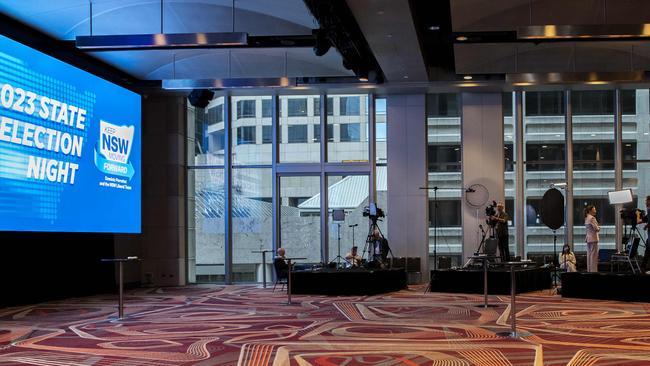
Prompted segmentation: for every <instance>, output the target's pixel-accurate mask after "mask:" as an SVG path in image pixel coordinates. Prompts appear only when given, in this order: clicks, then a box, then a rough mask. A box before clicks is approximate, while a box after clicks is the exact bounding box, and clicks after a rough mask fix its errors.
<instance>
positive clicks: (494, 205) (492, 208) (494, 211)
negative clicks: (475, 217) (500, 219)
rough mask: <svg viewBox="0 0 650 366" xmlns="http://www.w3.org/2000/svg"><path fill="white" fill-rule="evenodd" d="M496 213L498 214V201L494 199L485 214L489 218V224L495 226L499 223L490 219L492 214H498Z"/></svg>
mask: <svg viewBox="0 0 650 366" xmlns="http://www.w3.org/2000/svg"><path fill="white" fill-rule="evenodd" d="M496 214H497V201H492V204H490V205H489V206H487V207H486V208H485V216H487V217H488V219H487V223H488V225H490V226H492V227H494V226H495V225H496V224H497V222H496V221H494V220H491V219H490V218H491V217H492V216H496Z"/></svg>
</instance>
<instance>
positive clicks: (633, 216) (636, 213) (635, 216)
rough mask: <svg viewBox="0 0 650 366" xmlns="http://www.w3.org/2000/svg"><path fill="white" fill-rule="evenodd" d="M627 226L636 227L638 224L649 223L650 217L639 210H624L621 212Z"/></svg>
mask: <svg viewBox="0 0 650 366" xmlns="http://www.w3.org/2000/svg"><path fill="white" fill-rule="evenodd" d="M619 214H620V215H621V219H622V220H623V223H624V224H625V225H630V226H632V227H636V225H637V224H640V223H642V222H648V216H647V215H646V212H645V211H644V210H641V209H638V208H624V209H622V210H620V211H619Z"/></svg>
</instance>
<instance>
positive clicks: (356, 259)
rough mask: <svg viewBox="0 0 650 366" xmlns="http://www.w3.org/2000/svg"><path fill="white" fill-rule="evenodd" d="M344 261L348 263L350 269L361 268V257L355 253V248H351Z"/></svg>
mask: <svg viewBox="0 0 650 366" xmlns="http://www.w3.org/2000/svg"><path fill="white" fill-rule="evenodd" d="M345 259H346V260H347V261H348V263H350V267H352V268H357V267H360V266H361V256H360V255H359V254H358V253H357V247H352V249H351V250H350V252H349V253H348V254H346V255H345Z"/></svg>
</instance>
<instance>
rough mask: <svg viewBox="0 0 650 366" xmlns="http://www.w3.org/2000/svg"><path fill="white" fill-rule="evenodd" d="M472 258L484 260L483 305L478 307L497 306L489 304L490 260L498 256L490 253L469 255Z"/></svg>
mask: <svg viewBox="0 0 650 366" xmlns="http://www.w3.org/2000/svg"><path fill="white" fill-rule="evenodd" d="M467 258H468V259H470V260H480V261H482V262H483V304H482V305H476V306H477V307H481V308H491V307H496V306H497V305H494V304H488V277H487V275H488V261H489V260H490V259H492V258H496V257H495V256H490V255H473V256H471V257H467Z"/></svg>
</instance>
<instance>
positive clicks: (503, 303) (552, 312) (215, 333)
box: [0, 286, 650, 366]
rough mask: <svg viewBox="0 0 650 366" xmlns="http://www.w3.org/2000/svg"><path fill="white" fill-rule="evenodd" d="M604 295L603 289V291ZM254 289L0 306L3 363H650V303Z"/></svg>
mask: <svg viewBox="0 0 650 366" xmlns="http://www.w3.org/2000/svg"><path fill="white" fill-rule="evenodd" d="M604 290H605V289H604ZM293 300H294V302H295V304H293V305H286V301H287V298H286V296H285V295H284V293H281V292H280V291H276V292H275V293H273V292H272V291H271V290H270V289H266V290H264V289H260V288H256V287H253V286H225V287H209V288H208V287H187V288H175V289H167V288H166V289H158V290H138V291H133V292H130V293H129V296H128V297H127V302H126V315H127V316H128V318H127V319H126V320H116V319H115V315H116V304H115V297H114V296H108V295H107V296H96V297H88V298H81V299H72V300H66V301H60V302H49V303H43V304H37V305H32V306H24V307H17V308H6V309H0V365H1V366H4V365H18V364H21V365H42V366H64V365H65V366H67V365H73V366H77V365H78V366H81V365H98V366H118V365H119V366H136V365H145V366H151V365H169V366H176V365H200V366H208V365H237V366H280V365H300V366H306V365H318V366H334V365H346V366H356V365H381V366H391V365H410V366H416V365H432V366H470V365H494V366H506V365H539V366H541V365H571V366H592V365H598V366H603V365H622V366H629V365H650V305H648V304H644V303H620V302H613V301H589V300H569V299H563V298H561V297H559V296H553V295H550V294H548V292H545V293H534V294H525V295H521V296H518V297H517V324H518V330H524V331H527V332H530V333H531V335H530V336H528V337H525V338H522V339H509V338H501V337H498V336H496V335H495V333H496V332H500V331H506V330H508V329H509V328H510V325H509V324H510V320H509V315H510V312H511V309H510V305H509V304H510V298H509V297H507V296H502V297H496V296H493V297H491V298H490V301H491V302H492V303H495V304H498V306H497V307H494V308H488V309H483V308H478V307H475V305H477V304H480V303H481V302H482V301H483V298H482V297H481V296H476V295H458V294H453V295H452V294H440V293H433V294H432V293H428V294H423V293H422V288H420V287H414V288H411V289H409V290H404V291H401V292H397V293H391V294H386V295H379V296H369V297H325V296H294V297H293Z"/></svg>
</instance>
